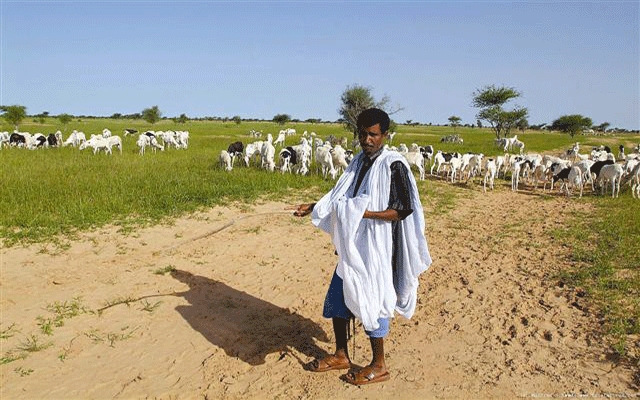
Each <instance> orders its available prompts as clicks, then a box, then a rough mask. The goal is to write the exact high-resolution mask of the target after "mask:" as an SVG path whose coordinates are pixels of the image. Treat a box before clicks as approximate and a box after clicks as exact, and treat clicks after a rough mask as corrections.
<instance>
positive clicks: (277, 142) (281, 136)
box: [273, 131, 287, 147]
mask: <svg viewBox="0 0 640 400" xmlns="http://www.w3.org/2000/svg"><path fill="white" fill-rule="evenodd" d="M286 136H287V135H286V133H285V132H283V131H280V133H278V138H277V139H276V140H275V141H274V142H273V145H274V146H280V147H284V139H285V138H286Z"/></svg>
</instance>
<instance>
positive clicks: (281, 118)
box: [273, 114, 291, 125]
mask: <svg viewBox="0 0 640 400" xmlns="http://www.w3.org/2000/svg"><path fill="white" fill-rule="evenodd" d="M289 121H291V116H290V115H289V114H276V115H274V117H273V122H275V123H276V124H278V125H284V124H286V123H287V122H289Z"/></svg>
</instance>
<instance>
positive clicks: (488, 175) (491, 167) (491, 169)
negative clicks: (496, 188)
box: [482, 158, 498, 193]
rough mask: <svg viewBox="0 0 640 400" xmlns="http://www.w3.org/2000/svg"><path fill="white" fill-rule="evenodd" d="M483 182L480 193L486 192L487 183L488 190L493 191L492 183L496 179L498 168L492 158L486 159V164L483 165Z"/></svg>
mask: <svg viewBox="0 0 640 400" xmlns="http://www.w3.org/2000/svg"><path fill="white" fill-rule="evenodd" d="M484 169H485V172H484V180H483V182H482V191H483V192H485V193H486V192H487V182H489V189H491V190H493V182H494V180H495V177H496V173H497V171H498V167H497V165H496V160H495V159H493V158H488V159H487V161H486V163H485V164H484Z"/></svg>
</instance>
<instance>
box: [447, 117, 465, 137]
mask: <svg viewBox="0 0 640 400" xmlns="http://www.w3.org/2000/svg"><path fill="white" fill-rule="evenodd" d="M460 121H462V119H461V118H460V117H458V116H456V115H452V116H450V117H449V124H450V125H451V126H453V132H454V133H455V132H456V128H457V127H458V126H460Z"/></svg>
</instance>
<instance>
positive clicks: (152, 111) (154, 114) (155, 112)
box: [142, 106, 162, 125]
mask: <svg viewBox="0 0 640 400" xmlns="http://www.w3.org/2000/svg"><path fill="white" fill-rule="evenodd" d="M161 116H162V112H160V109H159V108H158V106H153V107H151V108H145V109H144V110H142V119H144V120H145V121H147V122H148V123H150V124H152V125H153V124H155V123H156V122H158V121H160V117H161Z"/></svg>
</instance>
